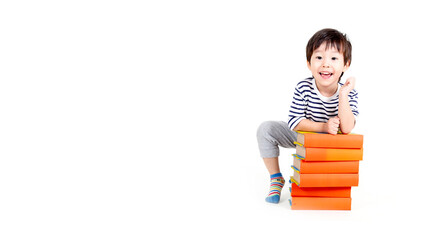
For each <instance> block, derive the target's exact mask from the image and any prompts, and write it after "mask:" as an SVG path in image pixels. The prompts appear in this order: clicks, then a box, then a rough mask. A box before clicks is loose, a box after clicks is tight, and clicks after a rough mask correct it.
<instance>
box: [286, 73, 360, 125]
mask: <svg viewBox="0 0 427 240" xmlns="http://www.w3.org/2000/svg"><path fill="white" fill-rule="evenodd" d="M342 85H343V84H342V83H339V84H338V89H337V92H336V93H335V94H334V95H333V96H331V97H324V96H322V94H320V92H319V90H318V89H317V86H316V84H315V80H314V78H312V77H311V78H307V79H304V80H302V81H300V82H299V83H298V84H297V86H296V87H295V92H294V97H293V101H292V104H291V108H290V110H289V120H288V126H289V128H290V129H291V130H293V129H294V128H295V127H296V126H297V125H298V123H299V122H300V121H301V120H303V119H309V120H311V121H314V122H327V121H328V120H329V118H331V117H335V116H338V100H339V99H338V98H339V90H340V88H341V86H342ZM357 95H358V94H357V91H356V90H355V89H353V90H352V91H351V92H350V93H349V94H348V97H349V103H350V108H351V111H352V112H353V114H354V117H355V118H356V117H357V116H358V115H359V111H358V108H357V104H358V103H357V99H358V96H357Z"/></svg>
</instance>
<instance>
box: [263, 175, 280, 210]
mask: <svg viewBox="0 0 427 240" xmlns="http://www.w3.org/2000/svg"><path fill="white" fill-rule="evenodd" d="M270 178H271V180H270V192H269V193H268V196H267V197H266V198H265V201H267V202H269V203H279V201H280V194H281V193H282V188H283V185H284V184H285V179H283V176H282V174H281V173H276V174H273V175H270Z"/></svg>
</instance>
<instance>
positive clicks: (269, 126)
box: [257, 121, 277, 137]
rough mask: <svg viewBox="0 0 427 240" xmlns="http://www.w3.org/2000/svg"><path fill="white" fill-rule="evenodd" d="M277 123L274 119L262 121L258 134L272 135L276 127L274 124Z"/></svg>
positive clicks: (260, 135) (259, 135)
mask: <svg viewBox="0 0 427 240" xmlns="http://www.w3.org/2000/svg"><path fill="white" fill-rule="evenodd" d="M276 124H277V123H276V122H274V121H265V122H263V123H261V124H260V125H259V127H258V130H257V136H258V137H262V136H269V135H271V133H272V132H273V129H274V128H275V127H274V125H276Z"/></svg>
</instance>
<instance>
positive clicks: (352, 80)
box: [340, 77, 356, 96]
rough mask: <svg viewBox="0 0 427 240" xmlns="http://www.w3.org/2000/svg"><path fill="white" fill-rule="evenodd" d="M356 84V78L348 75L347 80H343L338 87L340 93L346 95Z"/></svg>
mask: <svg viewBox="0 0 427 240" xmlns="http://www.w3.org/2000/svg"><path fill="white" fill-rule="evenodd" d="M355 84H356V78H354V77H349V78H347V81H345V83H344V85H342V86H341V88H340V95H344V96H347V95H348V94H349V93H350V92H351V90H353V89H354V85H355Z"/></svg>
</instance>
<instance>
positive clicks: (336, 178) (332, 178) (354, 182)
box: [291, 171, 359, 188]
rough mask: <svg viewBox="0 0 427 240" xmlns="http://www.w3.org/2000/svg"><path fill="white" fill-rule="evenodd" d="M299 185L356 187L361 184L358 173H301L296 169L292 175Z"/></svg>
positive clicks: (292, 180) (293, 180) (292, 178)
mask: <svg viewBox="0 0 427 240" xmlns="http://www.w3.org/2000/svg"><path fill="white" fill-rule="evenodd" d="M291 182H294V183H295V184H296V185H298V186H299V187H302V188H303V187H355V186H358V185H359V174H357V173H335V174H323V173H319V174H317V173H314V174H300V173H298V172H296V171H294V176H292V177H291Z"/></svg>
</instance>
